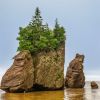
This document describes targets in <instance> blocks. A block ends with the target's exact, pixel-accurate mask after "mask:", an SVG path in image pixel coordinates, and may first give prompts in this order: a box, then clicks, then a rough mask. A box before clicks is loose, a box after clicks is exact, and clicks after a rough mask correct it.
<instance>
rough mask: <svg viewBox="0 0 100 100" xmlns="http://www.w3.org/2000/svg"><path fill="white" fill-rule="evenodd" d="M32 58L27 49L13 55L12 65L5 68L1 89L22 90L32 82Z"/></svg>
mask: <svg viewBox="0 0 100 100" xmlns="http://www.w3.org/2000/svg"><path fill="white" fill-rule="evenodd" d="M33 74H34V67H33V59H32V57H31V54H30V52H29V51H23V52H20V53H19V54H17V55H16V56H15V57H14V63H13V65H12V66H11V67H10V68H9V69H8V70H7V72H6V73H5V75H4V76H3V78H2V81H1V89H2V90H4V91H6V92H24V91H28V90H29V89H31V88H32V86H33V84H34V81H33V80H34V75H33Z"/></svg>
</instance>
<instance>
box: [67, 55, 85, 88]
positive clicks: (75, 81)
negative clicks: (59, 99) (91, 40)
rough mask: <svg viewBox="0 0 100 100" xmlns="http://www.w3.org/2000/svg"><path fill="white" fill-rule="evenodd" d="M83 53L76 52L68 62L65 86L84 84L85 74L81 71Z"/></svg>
mask: <svg viewBox="0 0 100 100" xmlns="http://www.w3.org/2000/svg"><path fill="white" fill-rule="evenodd" d="M83 62H84V55H80V54H76V57H75V58H74V59H73V60H72V61H71V62H70V64H69V66H68V68H67V73H66V78H65V86H66V87H67V88H83V87H84V85H85V76H84V72H83Z"/></svg>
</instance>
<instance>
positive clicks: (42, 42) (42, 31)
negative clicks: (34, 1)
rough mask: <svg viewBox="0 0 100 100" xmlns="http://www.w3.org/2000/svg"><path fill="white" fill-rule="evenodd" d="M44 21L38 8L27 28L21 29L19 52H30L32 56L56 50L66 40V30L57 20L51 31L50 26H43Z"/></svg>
mask: <svg viewBox="0 0 100 100" xmlns="http://www.w3.org/2000/svg"><path fill="white" fill-rule="evenodd" d="M42 21H43V19H42V17H41V12H40V10H39V8H36V10H35V15H34V16H33V17H32V20H31V22H30V23H29V25H27V26H26V27H25V28H22V27H20V28H19V36H18V37H17V40H19V47H18V51H22V50H29V51H30V52H31V53H32V54H35V53H38V52H41V51H48V50H54V49H57V48H58V47H59V44H60V43H62V42H63V41H64V40H65V36H64V33H65V30H64V28H63V27H60V25H59V24H58V21H57V19H56V23H55V28H54V30H51V29H49V27H48V24H47V23H46V24H45V25H43V22H42Z"/></svg>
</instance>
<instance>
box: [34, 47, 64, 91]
mask: <svg viewBox="0 0 100 100" xmlns="http://www.w3.org/2000/svg"><path fill="white" fill-rule="evenodd" d="M64 49H65V47H64V45H62V46H60V47H59V48H58V49H57V50H54V51H49V52H41V53H39V54H37V56H36V57H35V59H34V58H33V59H34V66H35V84H34V88H35V89H36V90H57V89H63V87H64V55H65V50H64ZM36 62H37V63H36Z"/></svg>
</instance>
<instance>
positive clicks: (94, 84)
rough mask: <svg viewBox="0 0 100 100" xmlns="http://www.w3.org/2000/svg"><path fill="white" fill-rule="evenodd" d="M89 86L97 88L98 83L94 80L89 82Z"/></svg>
mask: <svg viewBox="0 0 100 100" xmlns="http://www.w3.org/2000/svg"><path fill="white" fill-rule="evenodd" d="M91 88H92V89H98V84H97V83H96V82H95V81H92V82H91Z"/></svg>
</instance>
